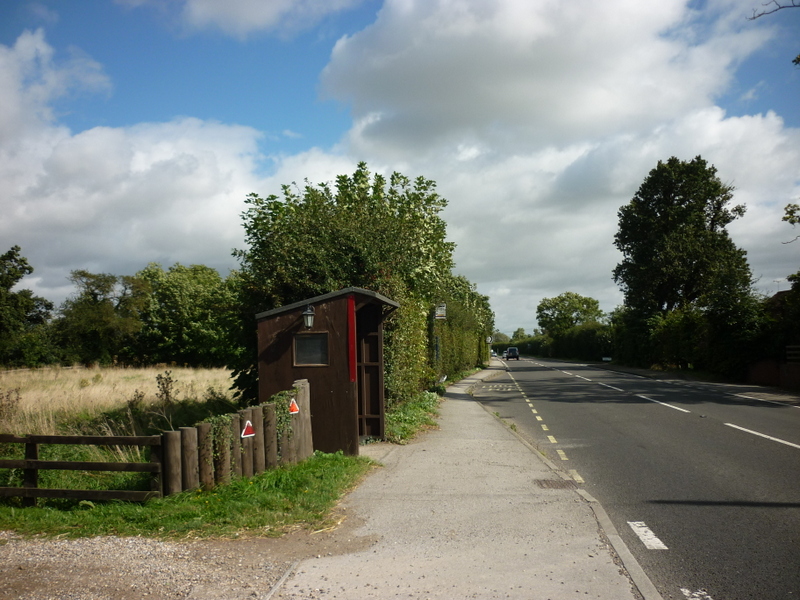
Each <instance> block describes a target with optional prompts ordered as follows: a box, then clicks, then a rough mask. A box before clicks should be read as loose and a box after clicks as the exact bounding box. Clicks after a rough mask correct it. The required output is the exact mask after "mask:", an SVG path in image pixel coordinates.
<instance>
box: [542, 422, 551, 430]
mask: <svg viewBox="0 0 800 600" xmlns="http://www.w3.org/2000/svg"><path fill="white" fill-rule="evenodd" d="M542 431H550V429H549V428H548V427H547V425H545V424H544V423H542Z"/></svg>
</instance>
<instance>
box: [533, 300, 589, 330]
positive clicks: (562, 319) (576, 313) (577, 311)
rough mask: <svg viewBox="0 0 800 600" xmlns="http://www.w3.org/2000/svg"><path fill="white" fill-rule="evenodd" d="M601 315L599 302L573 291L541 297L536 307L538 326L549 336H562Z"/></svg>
mask: <svg viewBox="0 0 800 600" xmlns="http://www.w3.org/2000/svg"><path fill="white" fill-rule="evenodd" d="M602 317H603V311H601V310H600V303H599V302H598V301H597V300H595V299H594V298H589V297H586V296H581V295H580V294H576V293H575V292H564V293H563V294H559V295H558V296H556V297H555V298H543V299H542V301H541V302H539V305H538V306H537V307H536V320H537V321H538V322H539V327H541V328H542V330H543V331H544V332H545V334H547V335H549V336H550V337H551V338H557V337H560V336H563V335H564V334H566V333H567V331H569V330H570V329H572V328H573V327H575V326H577V325H582V324H584V323H591V322H597V321H599V320H600V319H602Z"/></svg>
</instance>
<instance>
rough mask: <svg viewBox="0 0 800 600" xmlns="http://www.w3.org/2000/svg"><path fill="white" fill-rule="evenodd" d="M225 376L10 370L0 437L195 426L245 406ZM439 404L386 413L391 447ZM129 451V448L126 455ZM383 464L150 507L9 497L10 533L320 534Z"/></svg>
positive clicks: (2, 512) (296, 470)
mask: <svg viewBox="0 0 800 600" xmlns="http://www.w3.org/2000/svg"><path fill="white" fill-rule="evenodd" d="M230 383H231V381H230V374H229V372H228V371H225V370H222V369H186V368H178V367H172V368H169V369H167V368H164V367H161V368H155V367H154V368H147V369H123V368H98V369H59V368H50V369H40V370H32V371H25V370H19V371H6V372H0V433H12V434H16V435H25V434H45V435H48V434H50V435H52V434H88V435H97V434H100V435H108V434H113V435H142V434H152V433H156V432H157V431H160V430H164V429H173V428H177V427H178V426H180V425H193V424H194V423H196V422H198V421H200V420H203V419H204V418H206V417H208V416H211V415H214V414H226V413H229V412H233V411H235V410H236V409H237V406H236V405H235V402H234V401H233V399H232V395H231V394H230V392H229V387H230ZM439 401H440V397H439V396H438V395H437V394H435V393H431V392H424V393H420V394H419V395H418V396H417V397H416V398H415V399H413V400H411V401H408V402H406V403H403V404H402V405H400V406H397V407H395V408H394V410H392V411H389V412H388V413H387V422H386V429H387V438H388V439H389V440H391V441H394V442H397V443H404V442H405V441H406V440H408V439H410V438H412V437H413V436H414V435H415V434H416V433H417V432H418V431H419V430H420V429H425V428H429V427H435V425H436V422H435V420H434V416H435V415H436V413H437V408H438V404H439ZM22 448H23V447H22V445H21V444H0V456H3V457H4V458H22V454H21V452H22ZM40 452H41V453H40V458H41V459H43V460H71V461H76V460H77V461H120V460H121V461H124V462H127V461H132V462H141V461H144V460H147V457H146V456H145V455H143V454H142V453H141V452H140V451H139V450H138V449H131V450H130V452H132V453H133V454H131V455H120V456H115V455H110V454H109V452H111V453H113V452H114V449H113V448H110V449H108V450H106V449H104V447H98V446H61V445H52V444H51V445H48V444H43V445H41V446H40ZM126 452H128V451H126ZM372 466H374V463H372V462H371V461H370V460H368V459H366V458H364V457H353V456H343V455H341V453H339V454H320V453H316V454H315V455H314V456H313V457H312V458H310V459H309V460H307V461H304V462H303V463H301V464H299V465H292V466H287V467H281V468H279V469H276V470H272V471H268V472H266V473H263V474H261V475H258V476H256V477H253V478H241V479H235V480H234V481H233V482H232V483H231V484H230V485H227V486H219V487H217V488H215V489H213V490H209V491H201V490H195V491H189V492H183V493H182V494H177V495H175V496H169V497H166V498H161V499H156V500H151V501H148V502H145V503H143V504H137V503H126V502H89V501H80V502H78V501H72V500H47V499H41V498H40V499H39V500H38V501H37V506H35V507H22V504H21V501H20V499H19V498H8V499H0V530H4V529H8V530H14V531H16V532H17V533H20V534H23V535H46V536H48V535H49V536H54V535H58V536H93V535H109V534H112V535H145V536H153V537H184V538H185V537H189V538H194V537H211V536H221V537H231V536H239V535H280V534H281V533H282V532H283V531H285V530H286V528H287V527H292V526H296V525H298V524H304V525H305V526H310V527H319V526H321V525H322V524H324V523H325V520H326V519H327V518H328V516H329V514H330V511H331V508H332V507H333V506H334V505H335V503H336V502H337V501H338V499H339V498H340V497H341V495H342V494H343V493H345V492H346V491H347V490H349V489H351V488H352V487H353V486H354V485H356V484H357V482H358V481H359V480H360V479H361V478H362V477H363V476H364V474H365V473H366V472H367V471H368V470H369V469H370V468H371V467H372ZM39 475H40V480H39V486H40V487H48V488H69V489H149V487H148V486H149V479H148V477H147V476H146V474H140V473H118V472H107V473H97V472H77V471H58V470H43V471H40V473H39ZM21 477H22V470H21V469H0V486H11V487H19V486H20V485H21V483H22V480H21Z"/></svg>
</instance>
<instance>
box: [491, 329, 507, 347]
mask: <svg viewBox="0 0 800 600" xmlns="http://www.w3.org/2000/svg"><path fill="white" fill-rule="evenodd" d="M510 341H511V338H510V337H508V335H506V334H505V333H503V332H502V331H497V330H495V332H494V333H493V334H492V343H494V344H506V343H508V342H510Z"/></svg>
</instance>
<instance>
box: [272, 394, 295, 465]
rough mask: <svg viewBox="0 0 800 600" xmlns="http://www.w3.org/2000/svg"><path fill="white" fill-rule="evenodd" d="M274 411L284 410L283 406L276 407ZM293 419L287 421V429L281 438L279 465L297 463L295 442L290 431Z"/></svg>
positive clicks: (292, 431) (292, 432)
mask: <svg viewBox="0 0 800 600" xmlns="http://www.w3.org/2000/svg"><path fill="white" fill-rule="evenodd" d="M275 410H286V407H285V406H276V407H275ZM293 421H294V417H292V418H290V419H289V429H288V431H284V432H283V436H282V437H281V461H280V462H281V464H282V465H293V464H295V463H296V462H297V443H296V442H297V440H296V439H295V437H294V429H292V425H293Z"/></svg>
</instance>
